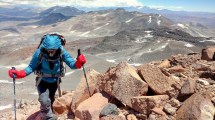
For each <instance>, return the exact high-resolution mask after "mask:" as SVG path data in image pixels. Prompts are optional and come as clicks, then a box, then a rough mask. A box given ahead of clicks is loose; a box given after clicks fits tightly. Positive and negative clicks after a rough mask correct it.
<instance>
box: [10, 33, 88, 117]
mask: <svg viewBox="0 0 215 120" xmlns="http://www.w3.org/2000/svg"><path fill="white" fill-rule="evenodd" d="M64 45H65V39H64V37H63V36H62V35H59V34H46V35H44V36H43V37H42V39H41V42H40V44H39V46H38V49H37V50H36V51H35V53H34V55H33V57H32V59H31V61H30V64H29V65H28V67H26V68H25V69H24V70H20V71H18V70H13V69H10V70H9V71H8V73H9V76H10V77H11V78H13V74H15V76H16V78H24V77H26V76H28V75H29V74H31V73H32V72H35V71H36V74H37V75H38V76H37V77H36V85H37V90H38V94H39V99H38V100H39V102H40V105H41V107H40V109H41V110H40V111H41V114H42V119H44V120H55V119H56V116H55V115H54V114H53V110H52V104H53V102H54V100H55V92H56V91H57V88H58V87H59V81H61V77H63V76H64V73H63V72H65V71H64V68H63V65H62V63H63V62H65V63H66V64H67V65H68V66H69V67H70V68H71V69H79V68H81V67H82V65H83V64H85V63H86V59H85V57H84V55H83V54H80V55H79V56H78V57H77V59H76V60H74V59H73V58H72V57H71V56H70V54H69V53H68V52H67V51H66V50H65V49H64V47H63V46H64Z"/></svg>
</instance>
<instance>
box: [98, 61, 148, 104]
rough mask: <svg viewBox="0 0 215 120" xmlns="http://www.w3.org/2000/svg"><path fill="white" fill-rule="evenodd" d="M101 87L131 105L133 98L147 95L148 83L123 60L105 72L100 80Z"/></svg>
mask: <svg viewBox="0 0 215 120" xmlns="http://www.w3.org/2000/svg"><path fill="white" fill-rule="evenodd" d="M100 89H101V90H103V91H105V92H106V93H108V94H109V95H111V96H113V97H115V98H116V99H118V100H119V101H121V102H122V103H123V104H126V105H128V106H130V107H131V106H132V105H131V98H132V97H135V96H141V95H146V93H147V91H148V85H147V84H146V83H145V82H144V81H143V80H142V79H141V78H140V76H139V75H138V74H137V72H136V70H135V68H133V67H132V66H130V65H129V64H127V63H125V62H122V63H120V64H118V65H117V66H116V67H113V68H110V69H109V70H108V71H107V72H106V73H105V74H104V78H103V79H101V80H100Z"/></svg>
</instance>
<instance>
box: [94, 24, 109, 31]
mask: <svg viewBox="0 0 215 120" xmlns="http://www.w3.org/2000/svg"><path fill="white" fill-rule="evenodd" d="M109 24H110V23H106V24H105V25H102V26H100V27H97V28H96V29H94V30H98V29H101V28H102V27H104V26H107V25H109Z"/></svg>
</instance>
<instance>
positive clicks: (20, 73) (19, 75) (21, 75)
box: [8, 69, 26, 78]
mask: <svg viewBox="0 0 215 120" xmlns="http://www.w3.org/2000/svg"><path fill="white" fill-rule="evenodd" d="M8 74H9V76H10V77H11V78H13V75H15V77H16V78H24V77H25V76H26V72H25V70H20V71H18V70H13V69H10V70H8Z"/></svg>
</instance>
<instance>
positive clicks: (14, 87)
mask: <svg viewBox="0 0 215 120" xmlns="http://www.w3.org/2000/svg"><path fill="white" fill-rule="evenodd" d="M12 69H13V70H16V68H15V67H12ZM15 78H16V75H15V74H13V97H14V102H13V107H14V115H15V120H16V79H15Z"/></svg>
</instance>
